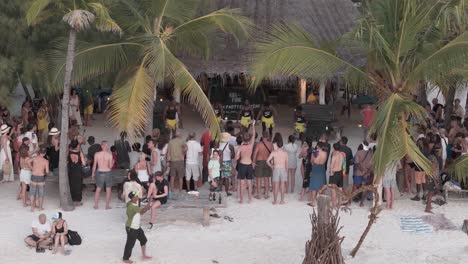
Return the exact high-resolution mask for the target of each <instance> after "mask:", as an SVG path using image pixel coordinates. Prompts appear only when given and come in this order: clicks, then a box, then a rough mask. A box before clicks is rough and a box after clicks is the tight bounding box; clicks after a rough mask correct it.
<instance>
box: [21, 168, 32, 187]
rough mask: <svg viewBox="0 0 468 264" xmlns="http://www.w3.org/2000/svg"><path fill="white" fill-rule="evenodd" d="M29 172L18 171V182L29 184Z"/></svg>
mask: <svg viewBox="0 0 468 264" xmlns="http://www.w3.org/2000/svg"><path fill="white" fill-rule="evenodd" d="M31 175H32V173H31V171H30V170H23V169H21V170H20V174H19V178H20V182H24V183H25V184H30V183H31Z"/></svg>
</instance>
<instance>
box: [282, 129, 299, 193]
mask: <svg viewBox="0 0 468 264" xmlns="http://www.w3.org/2000/svg"><path fill="white" fill-rule="evenodd" d="M295 141H296V138H295V137H294V136H293V135H290V136H289V138H288V144H286V146H284V147H283V149H284V150H285V151H286V152H287V153H288V181H287V183H286V192H288V189H289V188H288V186H291V193H294V186H295V185H296V169H297V156H298V152H299V147H298V146H297V144H295V143H294V142H295ZM288 184H289V185H288Z"/></svg>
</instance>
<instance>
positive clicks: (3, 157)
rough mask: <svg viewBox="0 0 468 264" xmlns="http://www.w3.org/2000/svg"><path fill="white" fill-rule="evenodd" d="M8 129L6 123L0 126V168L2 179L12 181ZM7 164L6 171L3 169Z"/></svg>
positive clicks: (13, 178) (13, 176)
mask: <svg viewBox="0 0 468 264" xmlns="http://www.w3.org/2000/svg"><path fill="white" fill-rule="evenodd" d="M10 129H11V127H9V126H8V125H7V124H3V125H2V126H1V127H0V135H1V136H0V145H1V147H0V169H3V170H4V171H3V181H5V182H12V181H14V180H15V175H14V174H13V159H12V157H11V147H10ZM8 166H9V168H10V170H9V171H6V170H5V169H6V168H7V167H8Z"/></svg>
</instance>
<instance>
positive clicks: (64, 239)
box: [52, 212, 68, 255]
mask: <svg viewBox="0 0 468 264" xmlns="http://www.w3.org/2000/svg"><path fill="white" fill-rule="evenodd" d="M52 220H53V221H54V223H53V224H52V236H53V240H54V250H53V251H52V254H56V253H57V251H58V249H59V247H60V253H62V254H63V255H65V245H66V244H67V243H68V225H67V222H65V220H63V219H62V213H61V212H58V213H56V214H55V215H54V216H52Z"/></svg>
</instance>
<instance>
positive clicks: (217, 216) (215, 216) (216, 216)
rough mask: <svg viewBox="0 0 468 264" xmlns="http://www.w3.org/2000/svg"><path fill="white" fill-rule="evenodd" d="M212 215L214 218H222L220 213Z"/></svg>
mask: <svg viewBox="0 0 468 264" xmlns="http://www.w3.org/2000/svg"><path fill="white" fill-rule="evenodd" d="M210 216H211V217H214V218H221V216H219V215H218V214H210Z"/></svg>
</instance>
